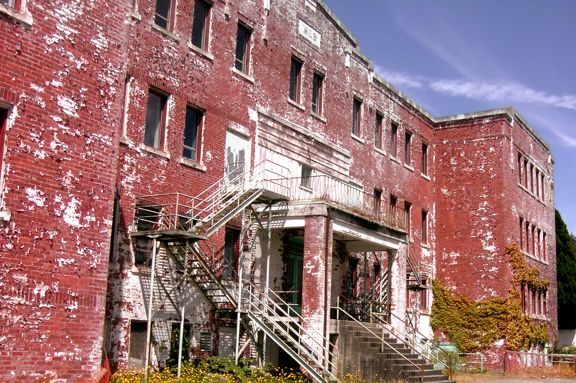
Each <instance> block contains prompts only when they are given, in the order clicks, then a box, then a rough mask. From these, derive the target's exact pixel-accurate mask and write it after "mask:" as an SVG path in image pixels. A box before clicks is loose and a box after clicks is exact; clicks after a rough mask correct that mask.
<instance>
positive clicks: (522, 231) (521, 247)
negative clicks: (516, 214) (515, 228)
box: [520, 217, 524, 250]
mask: <svg viewBox="0 0 576 383" xmlns="http://www.w3.org/2000/svg"><path fill="white" fill-rule="evenodd" d="M520 249H521V250H524V219H523V218H522V217H520Z"/></svg>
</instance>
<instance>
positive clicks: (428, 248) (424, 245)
mask: <svg viewBox="0 0 576 383" xmlns="http://www.w3.org/2000/svg"><path fill="white" fill-rule="evenodd" d="M420 247H421V248H423V249H427V250H430V245H429V244H427V243H421V244H420Z"/></svg>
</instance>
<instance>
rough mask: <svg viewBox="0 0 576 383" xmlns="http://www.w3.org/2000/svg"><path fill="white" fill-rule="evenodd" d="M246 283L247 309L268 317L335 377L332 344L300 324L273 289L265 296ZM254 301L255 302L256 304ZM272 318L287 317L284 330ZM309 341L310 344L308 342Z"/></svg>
mask: <svg viewBox="0 0 576 383" xmlns="http://www.w3.org/2000/svg"><path fill="white" fill-rule="evenodd" d="M246 284H247V285H248V288H247V289H244V290H243V292H244V293H245V294H248V300H247V302H245V300H246V298H244V299H243V302H242V304H243V305H245V304H248V307H247V311H249V312H252V313H255V312H256V313H258V314H260V315H261V316H262V317H265V318H266V319H268V321H269V322H270V323H271V324H272V325H273V326H274V325H275V326H276V328H278V329H279V330H282V331H284V332H285V334H286V335H288V336H289V337H290V338H291V339H292V340H293V341H294V342H295V343H296V344H297V345H298V350H299V352H301V353H303V354H304V355H306V356H307V357H308V358H310V359H311V360H310V361H314V362H315V363H316V364H317V365H318V367H320V368H322V371H323V372H324V373H327V374H329V375H330V376H331V377H332V378H334V379H336V377H335V375H334V374H333V373H332V372H331V371H335V369H336V366H335V365H334V363H333V362H332V360H333V354H332V353H331V352H330V349H334V347H333V346H334V345H333V344H332V343H331V342H330V341H329V340H328V339H327V338H326V337H325V336H324V335H323V334H320V333H319V332H318V331H316V330H315V329H314V328H313V327H304V326H303V325H302V324H303V323H306V322H305V321H304V319H303V318H302V317H301V316H300V315H299V314H298V313H297V312H295V311H293V310H289V311H286V310H285V309H284V308H283V307H282V304H284V305H286V307H288V304H287V303H286V302H284V301H283V300H282V299H281V298H280V297H279V296H278V295H277V294H276V293H274V291H272V290H268V294H269V295H268V297H267V296H266V295H265V294H264V293H263V292H258V293H254V292H253V285H252V284H251V283H246ZM259 295H260V296H264V299H261V298H259ZM270 296H272V297H273V298H275V299H277V300H279V301H280V302H281V304H279V303H278V302H276V301H275V300H274V299H269V297H270ZM254 303H256V305H255V304H254ZM269 312H272V313H275V314H276V315H273V316H271V315H269V314H268V313H269ZM278 314H280V315H278ZM274 318H283V319H287V321H285V322H286V330H284V329H283V328H282V327H280V325H279V324H278V321H276V320H274ZM295 318H297V319H298V320H297V319H295ZM302 335H305V336H302ZM318 339H321V340H322V341H319V340H318ZM310 341H311V342H312V344H310V343H309V342H310ZM323 343H325V344H323ZM314 346H316V347H314ZM318 349H319V350H321V352H318Z"/></svg>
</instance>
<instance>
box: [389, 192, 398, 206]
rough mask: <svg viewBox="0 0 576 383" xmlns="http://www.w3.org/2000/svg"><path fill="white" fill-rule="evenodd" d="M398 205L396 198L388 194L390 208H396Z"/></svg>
mask: <svg viewBox="0 0 576 383" xmlns="http://www.w3.org/2000/svg"><path fill="white" fill-rule="evenodd" d="M397 204H398V197H396V196H395V195H393V194H390V206H396V205H397Z"/></svg>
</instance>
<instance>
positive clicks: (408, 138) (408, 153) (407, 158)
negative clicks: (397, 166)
mask: <svg viewBox="0 0 576 383" xmlns="http://www.w3.org/2000/svg"><path fill="white" fill-rule="evenodd" d="M411 162H412V133H410V132H406V133H405V134H404V163H405V164H406V165H410V163H411Z"/></svg>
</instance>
